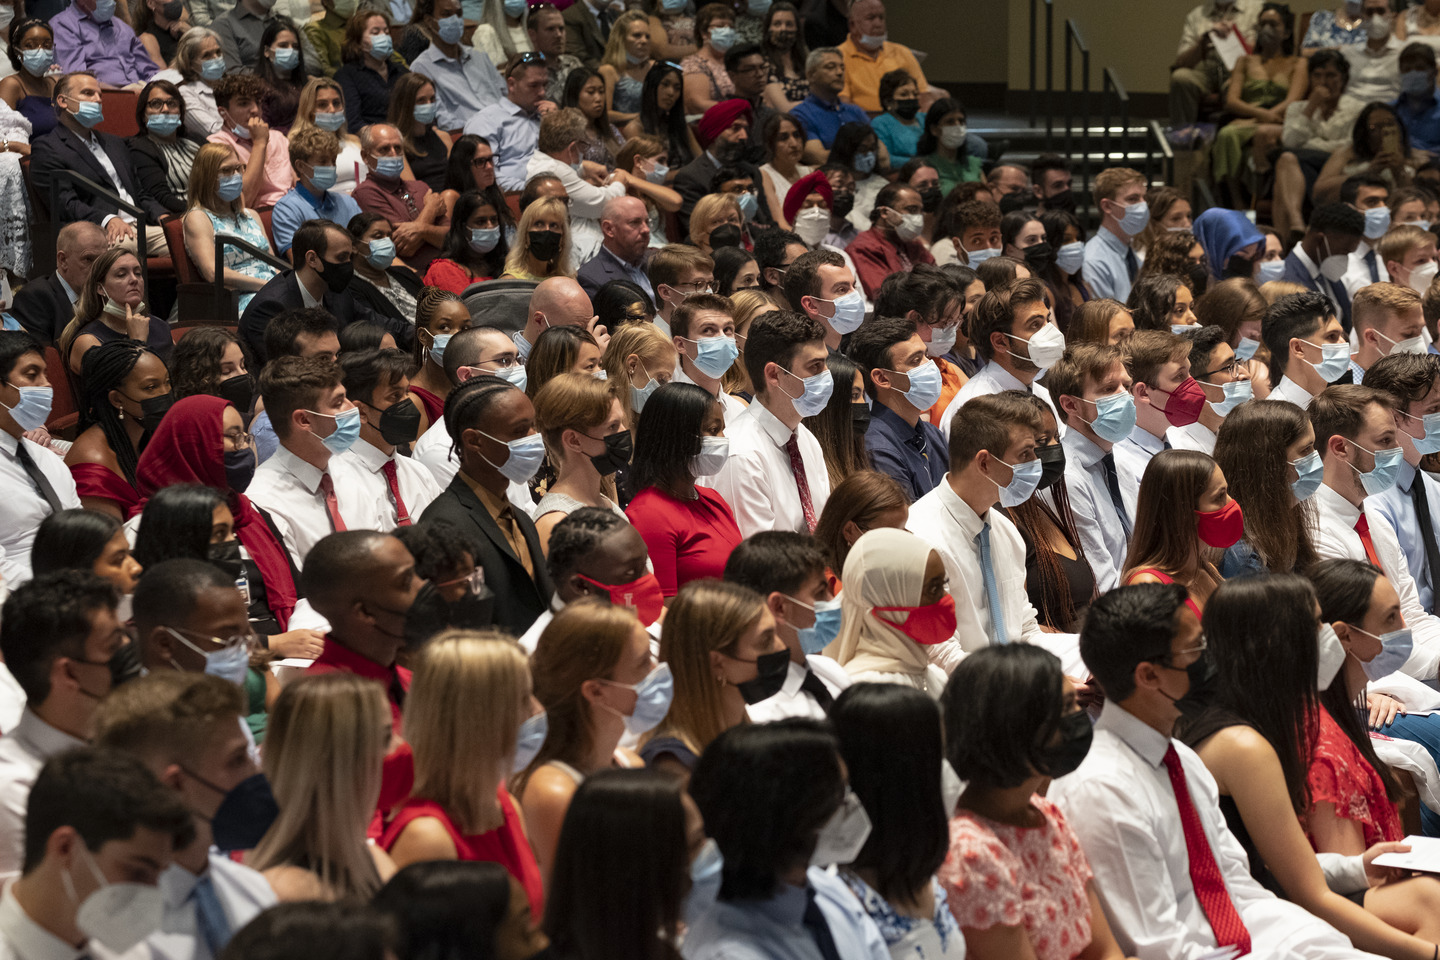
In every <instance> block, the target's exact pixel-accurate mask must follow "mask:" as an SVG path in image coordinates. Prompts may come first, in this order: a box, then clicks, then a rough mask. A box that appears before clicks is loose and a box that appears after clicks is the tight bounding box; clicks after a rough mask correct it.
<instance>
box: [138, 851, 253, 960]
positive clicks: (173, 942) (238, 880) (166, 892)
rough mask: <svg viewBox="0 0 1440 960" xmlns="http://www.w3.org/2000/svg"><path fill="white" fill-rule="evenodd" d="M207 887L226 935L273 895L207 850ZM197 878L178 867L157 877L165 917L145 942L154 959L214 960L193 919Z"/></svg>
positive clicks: (244, 869) (239, 868)
mask: <svg viewBox="0 0 1440 960" xmlns="http://www.w3.org/2000/svg"><path fill="white" fill-rule="evenodd" d="M208 872H209V874H210V882H211V885H212V886H213V887H214V888H215V895H216V897H217V898H218V899H219V900H220V906H221V907H222V908H224V910H225V919H226V920H228V921H229V922H230V932H231V933H236V932H238V931H239V930H240V928H241V927H243V926H245V925H246V924H247V923H249V922H250V921H251V920H253V919H255V916H256V914H258V913H260V912H261V911H262V910H264V909H266V908H267V907H272V906H274V905H275V902H276V901H275V891H274V890H272V889H270V884H269V883H268V882H267V881H266V879H265V878H264V877H263V876H261V875H260V874H259V873H257V872H256V871H254V870H251V869H250V868H249V867H246V866H242V865H240V864H238V863H236V862H235V861H234V860H231V859H230V858H229V857H227V856H225V855H224V854H222V853H220V852H219V851H218V850H213V849H212V850H211V851H210V866H209V870H208ZM199 881H200V877H198V876H196V875H195V874H193V873H191V872H190V871H189V870H186V869H185V868H184V867H182V866H180V865H179V864H178V863H172V864H171V865H170V866H169V867H168V868H166V870H165V872H164V873H162V874H160V881H159V883H158V884H157V885H158V886H159V888H160V893H161V894H162V895H163V896H164V898H165V912H164V913H163V914H162V915H161V918H160V927H159V929H157V930H156V931H155V932H154V933H152V934H150V936H148V937H146V938H145V943H146V945H147V946H149V947H150V950H151V956H152V957H153V958H154V960H213V958H214V954H212V953H211V952H210V947H209V945H208V944H206V942H205V937H204V936H202V935H201V933H200V926H199V922H198V921H197V920H196V918H195V900H194V898H193V897H192V894H193V893H194V892H195V885H196V884H197V883H198V882H199Z"/></svg>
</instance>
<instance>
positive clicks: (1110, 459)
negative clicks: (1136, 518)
mask: <svg viewBox="0 0 1440 960" xmlns="http://www.w3.org/2000/svg"><path fill="white" fill-rule="evenodd" d="M1100 468H1101V469H1102V470H1104V471H1105V489H1106V490H1108V491H1110V502H1111V503H1113V504H1114V505H1115V512H1116V513H1117V514H1119V516H1120V529H1122V530H1124V531H1125V539H1126V540H1129V539H1130V515H1129V514H1128V513H1126V512H1125V500H1124V498H1122V497H1121V496H1120V476H1119V474H1117V473H1116V472H1115V454H1114V453H1107V454H1105V456H1103V457H1101V458H1100Z"/></svg>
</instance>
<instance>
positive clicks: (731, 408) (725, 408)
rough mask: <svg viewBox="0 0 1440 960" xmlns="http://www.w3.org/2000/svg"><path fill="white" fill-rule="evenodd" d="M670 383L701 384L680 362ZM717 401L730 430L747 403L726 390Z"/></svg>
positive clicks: (716, 396)
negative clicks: (693, 378) (692, 377)
mask: <svg viewBox="0 0 1440 960" xmlns="http://www.w3.org/2000/svg"><path fill="white" fill-rule="evenodd" d="M516 336H519V334H516ZM670 382H671V383H688V384H691V385H692V386H696V387H700V384H698V383H696V382H695V381H694V380H692V379H690V374H688V373H686V372H685V368H684V366H683V365H682V364H681V363H680V362H678V361H677V362H676V364H675V372H674V373H673V374H672V375H671V381H670ZM700 389H702V390H705V388H704V387H700ZM706 393H709V391H708V390H706ZM715 399H716V400H718V401H720V413H721V415H723V416H724V417H725V429H726V430H729V429H730V425H731V424H732V423H734V422H735V418H736V417H738V416H740V414H742V413H744V412H745V409H746V404H745V401H744V400H741V399H740V398H739V397H735V396H731V395H730V394H728V393H726V392H725V390H724V388H717V389H716V391H715ZM701 479H702V478H700V477H696V478H695V480H696V482H697V483H699V482H700V480H701ZM700 486H702V487H705V486H710V484H706V483H700Z"/></svg>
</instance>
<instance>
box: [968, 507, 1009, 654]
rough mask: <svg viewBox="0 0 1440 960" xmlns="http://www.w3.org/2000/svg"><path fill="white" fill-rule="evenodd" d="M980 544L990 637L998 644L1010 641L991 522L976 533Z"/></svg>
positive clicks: (976, 538) (981, 569)
mask: <svg viewBox="0 0 1440 960" xmlns="http://www.w3.org/2000/svg"><path fill="white" fill-rule="evenodd" d="M975 542H976V543H978V544H979V545H980V576H981V578H982V579H983V580H984V581H985V602H986V603H988V604H989V605H990V639H992V640H994V641H995V643H996V644H997V645H999V644H1002V643H1009V642H1010V635H1009V634H1008V633H1006V632H1005V614H1004V612H1003V611H1002V610H1001V608H1000V585H999V584H998V583H996V582H995V565H994V563H992V562H991V560H990V524H989V523H988V522H986V523H985V524H984V525H982V526H981V527H980V532H979V533H977V534H975Z"/></svg>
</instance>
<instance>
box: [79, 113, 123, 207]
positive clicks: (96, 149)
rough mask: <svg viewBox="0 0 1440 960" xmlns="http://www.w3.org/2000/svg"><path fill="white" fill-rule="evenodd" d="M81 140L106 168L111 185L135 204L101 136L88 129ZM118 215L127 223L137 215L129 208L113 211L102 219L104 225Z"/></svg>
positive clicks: (120, 195) (118, 194) (117, 193)
mask: <svg viewBox="0 0 1440 960" xmlns="http://www.w3.org/2000/svg"><path fill="white" fill-rule="evenodd" d="M81 141H82V142H83V143H84V144H85V147H86V149H88V150H89V151H90V153H91V154H92V155H93V156H94V157H95V162H96V163H98V164H100V166H102V167H104V168H105V175H106V176H107V177H109V178H110V185H111V186H112V187H114V188H115V193H116V195H117V196H119V197H120V199H121V200H124V201H125V202H126V203H128V204H131V205H133V204H134V203H135V198H134V197H132V196H131V195H130V191H129V190H126V189H125V187H124V184H123V183H122V181H121V180H120V171H118V170H116V169H115V161H114V160H111V159H110V154H108V153H106V152H105V147H104V146H103V145H101V143H100V138H99V137H97V136H95V134H94V132H93V131H88V130H87V131H86V132H85V133H84V134H83V135H82V136H81ZM117 216H118V217H119V218H120V219H121V220H124V221H125V222H126V223H134V222H135V215H134V214H133V213H131V212H130V211H128V210H121V211H120V212H119V213H112V214H109V215H108V216H106V217H105V218H104V220H102V221H101V223H102V225H104V224H108V223H109V222H110V221H111V220H112V219H114V218H115V217H117Z"/></svg>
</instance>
